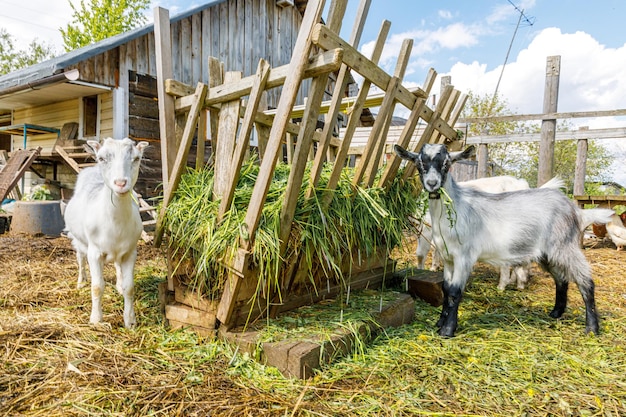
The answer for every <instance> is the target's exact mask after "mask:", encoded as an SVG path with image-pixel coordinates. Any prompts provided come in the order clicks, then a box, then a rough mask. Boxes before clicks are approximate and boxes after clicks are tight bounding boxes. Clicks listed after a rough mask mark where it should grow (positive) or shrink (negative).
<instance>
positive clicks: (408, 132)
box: [378, 68, 437, 187]
mask: <svg viewBox="0 0 626 417" xmlns="http://www.w3.org/2000/svg"><path fill="white" fill-rule="evenodd" d="M436 78H437V72H436V71H435V70H434V69H432V68H431V69H430V70H429V71H428V74H427V75H426V80H425V81H424V86H423V88H424V91H425V92H426V93H427V94H428V95H430V90H431V89H432V88H433V85H434V84H435V79H436ZM425 105H426V100H425V99H423V98H420V99H418V100H416V101H415V106H413V109H412V110H411V114H410V115H409V118H408V119H407V121H406V123H405V124H404V127H403V129H402V133H400V138H399V139H398V145H400V146H402V147H403V148H405V149H406V148H407V147H408V146H409V143H410V142H411V138H412V137H413V132H414V131H415V127H416V126H417V123H418V122H419V119H420V114H421V113H422V109H423V108H424V106H425ZM401 162H402V159H400V157H399V156H398V155H396V153H395V152H392V153H391V159H390V161H389V163H388V164H387V167H386V168H385V172H383V175H382V177H381V178H380V182H379V184H378V185H379V186H380V187H386V186H388V185H389V184H391V181H392V180H393V178H394V177H395V176H396V174H397V173H398V169H399V168H400V163H401Z"/></svg>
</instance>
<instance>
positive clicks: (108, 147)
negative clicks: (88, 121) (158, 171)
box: [64, 138, 148, 328]
mask: <svg viewBox="0 0 626 417" xmlns="http://www.w3.org/2000/svg"><path fill="white" fill-rule="evenodd" d="M87 143H88V145H89V146H91V148H93V150H94V151H95V153H96V161H97V165H96V166H94V167H89V168H85V169H84V170H82V171H81V172H80V174H78V179H77V181H76V189H75V190H74V195H73V197H72V199H71V200H70V201H69V203H68V204H67V207H66V208H65V214H64V218H65V228H66V230H67V232H68V236H69V237H70V238H71V239H72V246H74V249H76V258H77V260H78V288H81V287H82V286H83V285H84V282H85V257H86V258H87V260H88V262H89V270H90V273H91V299H92V306H91V318H90V320H89V321H90V322H91V323H94V324H95V323H99V322H100V321H102V294H103V293H104V286H105V284H104V278H103V276H102V270H103V267H104V263H105V262H113V263H114V264H115V271H116V278H117V281H116V285H115V286H116V288H117V290H118V291H119V292H120V294H122V295H123V296H124V325H125V327H127V328H133V327H135V325H136V318H135V308H134V305H133V302H134V294H135V287H134V281H133V275H134V268H135V260H136V259H137V241H138V240H139V238H140V236H141V231H142V230H143V225H142V222H141V216H140V215H139V207H138V205H137V203H136V202H135V200H134V199H135V197H134V195H133V187H134V185H135V183H136V182H137V177H138V175H139V165H140V163H141V157H142V155H143V150H144V148H145V147H146V146H148V142H139V143H137V144H135V142H134V141H132V140H130V139H128V138H125V139H121V140H114V139H111V138H107V139H105V140H104V141H103V143H102V144H100V143H99V142H97V141H88V142H87Z"/></svg>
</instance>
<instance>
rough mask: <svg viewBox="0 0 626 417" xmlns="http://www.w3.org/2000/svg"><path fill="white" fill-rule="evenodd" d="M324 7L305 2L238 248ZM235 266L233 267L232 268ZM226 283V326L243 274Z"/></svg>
mask: <svg viewBox="0 0 626 417" xmlns="http://www.w3.org/2000/svg"><path fill="white" fill-rule="evenodd" d="M323 8H324V0H312V1H310V2H309V3H308V5H307V8H306V11H305V13H304V17H303V19H302V25H301V27H300V31H299V34H298V39H297V41H296V44H295V46H294V48H293V51H294V52H293V56H292V58H291V62H290V64H289V71H288V74H287V77H286V78H285V85H284V86H283V90H282V94H281V96H280V100H279V102H278V107H277V108H278V113H277V116H276V118H275V120H274V124H273V125H272V129H271V130H270V137H269V140H268V144H267V149H266V151H265V158H263V161H261V167H260V170H259V176H258V177H257V181H256V183H255V185H254V188H253V190H252V196H251V198H250V204H249V206H248V210H247V212H246V217H245V220H244V223H245V226H244V227H246V232H247V234H248V239H245V240H244V241H243V242H241V243H240V244H241V249H243V250H246V251H249V249H250V248H251V247H252V243H253V241H254V234H255V233H256V229H257V226H258V224H259V219H260V217H261V211H262V209H263V205H264V204H265V198H266V197H267V191H268V189H269V186H270V182H271V180H272V177H273V175H274V168H275V165H276V160H277V158H278V153H279V151H280V148H281V144H282V138H283V137H284V136H285V133H286V125H287V122H288V120H289V112H290V110H291V108H292V107H293V104H294V102H295V100H296V96H297V94H298V89H299V88H300V83H301V81H302V78H303V75H304V69H305V67H306V64H307V62H308V56H309V51H310V48H311V31H312V29H313V26H314V25H315V23H317V22H318V21H319V19H320V18H321V15H322V9H323ZM233 269H234V268H233ZM229 275H230V276H229V279H228V282H229V284H228V285H226V286H225V288H224V292H223V294H222V300H221V301H220V305H219V309H218V315H217V317H218V319H219V320H220V322H222V323H223V324H225V325H226V326H228V325H229V323H230V321H231V316H232V312H233V308H234V303H235V300H236V297H237V291H238V289H239V287H240V285H241V279H242V277H241V276H239V275H237V273H236V272H234V271H233V272H232V273H231V274H229Z"/></svg>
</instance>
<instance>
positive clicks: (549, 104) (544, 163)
mask: <svg viewBox="0 0 626 417" xmlns="http://www.w3.org/2000/svg"><path fill="white" fill-rule="evenodd" d="M560 73H561V57H560V56H558V55H555V56H549V57H548V58H547V60H546V86H545V90H544V95H543V112H544V113H554V112H556V110H557V106H558V101H559V74H560ZM555 134H556V119H544V120H543V121H542V122H541V140H540V141H539V169H538V172H537V186H538V187H540V186H542V185H543V184H545V183H546V182H548V181H550V179H551V178H552V176H553V175H552V173H553V172H554V141H555V139H554V137H555Z"/></svg>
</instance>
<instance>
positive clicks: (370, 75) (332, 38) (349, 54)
mask: <svg viewBox="0 0 626 417" xmlns="http://www.w3.org/2000/svg"><path fill="white" fill-rule="evenodd" d="M313 43H315V44H316V45H318V46H319V47H321V48H323V49H325V50H331V49H336V48H340V49H343V62H344V63H345V64H346V65H348V66H349V67H350V68H352V69H353V70H354V71H356V72H358V73H359V74H361V75H362V76H363V77H364V78H367V79H368V80H370V81H371V82H372V83H373V84H374V85H377V86H378V87H380V88H381V89H383V90H387V86H388V84H389V82H391V76H390V75H389V74H387V73H386V72H385V71H384V70H383V69H382V68H380V67H379V66H378V65H376V64H375V63H374V62H372V61H371V60H369V59H368V58H367V57H365V55H363V54H362V53H360V52H359V51H358V50H357V49H356V48H354V47H352V46H351V45H350V44H348V43H347V42H345V41H344V40H343V39H341V38H340V37H339V36H338V35H337V34H335V33H333V32H331V31H330V30H328V28H327V27H325V26H324V25H322V24H318V25H317V26H316V27H315V29H314V33H313ZM418 97H424V98H426V97H425V93H424V91H423V90H421V89H419V90H418V91H417V92H415V93H411V92H409V90H407V89H406V88H405V87H401V88H399V89H398V101H399V102H400V103H402V104H403V105H405V106H406V107H408V108H412V107H413V105H414V104H415V100H416V99H417V98H418Z"/></svg>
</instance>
